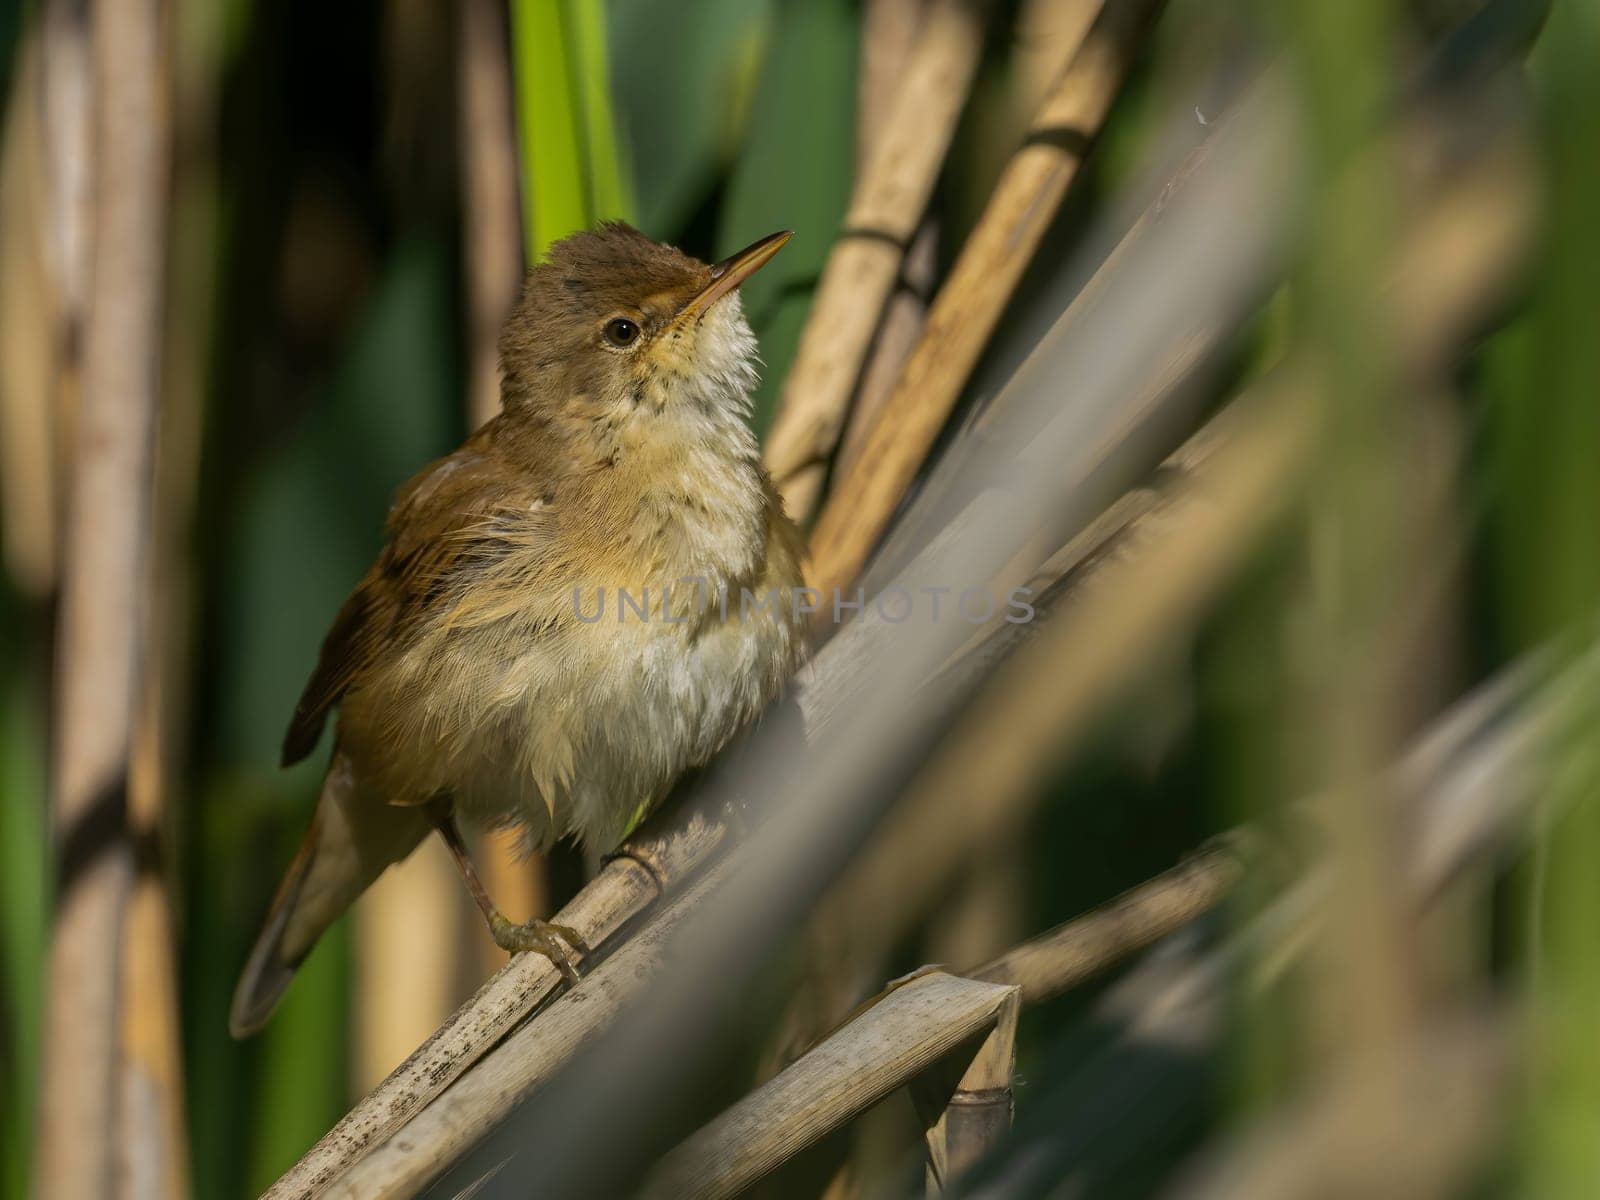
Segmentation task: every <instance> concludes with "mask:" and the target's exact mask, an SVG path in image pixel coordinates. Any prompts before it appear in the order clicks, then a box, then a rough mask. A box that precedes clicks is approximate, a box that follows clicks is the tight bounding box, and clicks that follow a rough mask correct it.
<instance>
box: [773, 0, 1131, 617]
mask: <svg viewBox="0 0 1600 1200" xmlns="http://www.w3.org/2000/svg"><path fill="white" fill-rule="evenodd" d="M1161 6H1162V5H1161V0H1114V2H1112V3H1109V4H1107V6H1106V7H1105V9H1104V10H1103V11H1102V13H1101V14H1100V17H1099V19H1098V20H1097V21H1096V22H1095V24H1094V27H1093V28H1092V29H1091V30H1090V31H1089V33H1088V35H1087V36H1086V37H1085V39H1084V42H1083V45H1082V47H1081V48H1080V49H1079V51H1078V53H1077V54H1076V55H1075V56H1074V57H1073V59H1072V61H1071V62H1070V63H1069V64H1068V66H1067V67H1066V69H1065V70H1064V71H1063V72H1062V73H1061V76H1060V77H1059V79H1058V80H1057V81H1056V84H1055V86H1054V87H1053V88H1052V89H1051V92H1050V95H1049V96H1048V97H1047V98H1046V100H1045V102H1044V104H1043V105H1042V106H1041V107H1040V109H1039V113H1038V115H1037V116H1036V117H1035V118H1034V122H1033V125H1032V127H1031V128H1030V130H1029V134H1028V137H1027V140H1026V142H1025V143H1024V145H1023V147H1022V149H1020V150H1019V151H1018V152H1017V153H1016V154H1015V155H1014V156H1013V157H1012V159H1011V161H1010V162H1009V163H1007V165H1006V169H1005V171H1004V172H1003V173H1002V174H1001V176H1000V181H999V183H998V184H997V185H996V186H995V191H994V195H993V196H991V197H990V199H989V203H988V204H987V205H986V206H985V208H984V211H983V215H982V216H981V217H980V218H979V220H978V224H977V226H976V228H974V229H973V231H972V234H971V236H970V237H969V238H968V239H967V241H966V244H965V245H964V246H963V247H962V249H961V255H960V257H959V258H958V259H957V260H956V263H955V266H954V267H952V268H951V271H950V276H949V278H948V279H946V280H945V283H944V286H943V287H942V288H940V290H939V294H938V296H936V297H935V298H934V302H933V307H932V309H931V310H930V311H929V314H928V321H927V325H926V326H925V328H924V329H923V334H922V340H921V341H920V342H919V343H918V345H917V348H916V350H914V351H913V352H912V355H911V358H910V360H909V361H908V362H907V363H906V366H905V370H904V372H903V373H902V374H901V377H900V383H899V386H898V387H896V388H895V390H894V392H893V394H892V395H891V396H890V398H889V400H888V402H887V403H886V404H885V406H884V409H883V412H882V413H881V415H880V416H879V418H878V421H877V424H876V425H875V427H874V428H873V431H872V432H871V433H870V434H869V435H868V436H867V439H866V444H865V446H864V447H863V448H862V450H861V453H860V457H859V458H857V459H856V460H855V462H854V463H853V464H852V467H851V469H850V471H849V472H848V473H847V474H846V475H845V477H844V478H843V479H842V480H840V481H839V482H838V483H837V484H836V485H835V487H834V489H833V495H834V497H835V499H833V500H832V501H831V502H830V503H829V504H828V505H827V506H826V507H825V508H824V509H823V511H822V514H821V516H820V517H819V518H818V521H817V526H816V529H815V531H814V532H813V534H812V539H811V557H812V564H813V565H812V571H811V580H812V583H813V584H814V585H815V586H817V587H818V588H820V589H822V591H823V592H824V594H831V590H832V589H834V588H841V589H842V588H845V587H847V586H848V585H849V584H850V583H851V582H852V581H853V580H854V579H855V578H856V576H857V575H858V574H859V573H860V571H861V568H862V567H863V566H864V565H865V564H866V560H867V556H868V555H869V554H870V553H871V552H872V548H873V546H874V545H876V543H877V541H878V539H879V537H881V536H882V534H883V531H884V529H885V528H886V526H887V525H888V522H889V518H890V516H891V515H892V514H893V512H894V510H895V508H896V506H897V505H898V504H899V503H900V498H901V497H902V496H903V495H904V494H905V490H906V488H907V487H908V486H909V485H910V483H911V480H912V479H913V478H914V477H915V475H916V473H917V471H918V470H919V469H920V468H921V466H922V462H923V460H924V459H925V458H926V457H927V454H928V451H929V449H930V448H931V447H932V446H933V443H934V440H935V439H936V438H937V437H938V435H939V431H940V429H942V428H943V427H944V424H945V421H946V420H947V419H948V418H949V416H950V413H951V411H952V410H953V409H954V407H955V403H956V400H957V398H958V397H959V396H960V393H961V389H962V387H963V386H964V385H965V384H966V381H967V377H968V376H969V375H970V374H971V372H972V368H973V367H974V365H976V363H977V361H978V356H979V355H980V354H981V353H982V352H983V348H984V346H985V345H987V344H988V341H989V335H990V334H991V333H992V332H993V331H994V326H995V323H996V322H997V321H998V320H999V319H1000V314H1001V312H1002V311H1003V310H1004V308H1005V305H1006V302H1007V301H1009V300H1010V298H1011V295H1012V293H1013V292H1014V291H1015V290H1016V286H1017V283H1018V281H1019V280H1020V279H1021V278H1022V273H1023V271H1024V270H1025V269H1026V268H1027V265H1028V262H1029V260H1030V259H1031V258H1032V256H1033V252H1034V251H1035V249H1037V247H1038V245H1039V242H1040V240H1041V239H1042V238H1043V237H1044V234H1045V231H1046V230H1047V229H1048V228H1049V226H1050V223H1051V221H1052V220H1053V219H1054V218H1055V214H1056V211H1057V209H1058V208H1059V206H1060V204H1061V200H1062V198H1063V197H1064V196H1065V195H1066V193H1067V189H1068V188H1069V187H1070V186H1071V184H1072V181H1073V180H1074V179H1075V178H1077V176H1078V172H1079V168H1080V167H1081V166H1082V164H1083V160H1084V156H1085V154H1086V152H1087V149H1088V146H1089V144H1090V143H1091V142H1092V141H1093V139H1094V137H1095V135H1096V134H1098V133H1099V131H1100V128H1101V126H1102V125H1103V124H1104V122H1105V118H1106V116H1107V114H1108V113H1109V112H1110V110H1111V102H1112V101H1113V100H1114V99H1115V97H1116V94H1117V92H1118V90H1119V89H1120V87H1121V84H1122V80H1123V78H1124V77H1125V76H1126V74H1127V71H1128V67H1129V65H1130V63H1131V62H1132V59H1133V56H1134V53H1135V52H1136V50H1137V48H1138V46H1139V45H1140V44H1141V42H1142V40H1143V37H1144V33H1145V31H1146V30H1147V29H1148V27H1149V25H1150V23H1151V21H1152V20H1153V19H1154V18H1155V16H1156V14H1157V12H1159V10H1160V8H1161ZM802 457H803V456H802ZM811 457H812V458H815V457H816V455H815V453H814V452H813V454H812V455H811ZM772 461H774V462H777V461H783V462H786V463H791V462H792V463H795V464H796V467H798V466H801V465H804V464H803V463H800V462H799V460H798V459H783V460H778V459H774V460H772Z"/></svg>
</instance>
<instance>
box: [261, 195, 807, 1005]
mask: <svg viewBox="0 0 1600 1200" xmlns="http://www.w3.org/2000/svg"><path fill="white" fill-rule="evenodd" d="M789 236H790V235H789V234H788V233H777V234H773V235H772V236H770V237H766V238H763V239H762V240H760V241H759V242H756V243H755V244H754V245H752V246H750V247H748V248H747V249H744V250H741V251H740V252H739V253H737V254H735V255H733V256H732V257H731V258H728V259H725V260H724V261H722V262H720V263H718V264H716V265H715V266H707V265H706V264H705V263H702V262H699V261H698V260H696V259H694V258H691V257H689V256H688V255H685V254H683V253H681V252H679V251H677V250H675V249H672V248H670V247H667V246H663V245H659V244H657V243H655V242H653V241H651V240H650V239H649V238H647V237H645V236H644V235H643V234H641V233H639V232H638V231H637V230H634V229H632V228H629V227H628V226H626V225H622V224H608V225H605V226H603V227H602V228H600V229H599V230H597V231H593V232H585V233H579V234H575V235H573V236H572V237H569V238H567V239H565V240H564V241H562V242H559V243H557V244H556V245H555V246H554V247H552V248H551V250H550V252H549V255H548V257H547V258H546V260H545V261H543V262H542V263H540V264H539V265H538V266H536V267H534V268H533V269H532V270H530V271H529V272H528V275H527V279H526V283H525V286H524V288H523V292H522V296H521V299H520V300H519V302H518V303H517V305H516V308H515V310H514V311H513V313H512V315H511V317H510V318H509V319H508V321H507V322H506V325H505V328H504V331H503V333H502V335H501V339H500V361H501V374H502V385H501V395H502V411H501V413H500V414H499V415H498V416H496V417H495V418H494V419H493V420H491V421H489V422H488V423H487V424H486V425H484V426H483V428H481V429H479V430H478V431H477V432H476V433H474V434H473V435H472V436H471V437H469V438H468V439H467V441H466V443H465V444H464V445H463V446H462V447H461V448H460V449H459V450H457V451H456V452H455V453H454V454H451V455H448V456H447V457H445V458H441V459H439V460H438V461H437V462H434V463H431V464H430V465H428V466H427V467H424V468H423V469H422V470H421V471H420V472H419V473H418V474H417V475H416V476H415V477H414V478H413V479H412V480H411V481H410V482H409V483H407V484H406V485H405V486H404V488H402V489H401V491H400V493H399V497H398V499H397V500H396V501H395V504H394V507H393V508H392V509H391V511H390V513H389V519H388V525H387V542H386V544H385V546H384V548H383V550H382V552H381V553H380V554H379V556H378V559H377V561H376V562H375V563H374V564H373V565H372V567H371V569H369V570H368V571H367V573H366V575H365V576H364V577H363V578H362V580H361V582H360V583H359V584H357V586H356V588H355V590H354V591H353V592H352V593H351V594H350V597H349V599H348V600H346V601H345V604H344V607H343V608H341V609H340V610H339V613H338V615H337V616H336V617H335V618H334V622H333V627H332V629H331V630H329V632H328V635H327V638H326V640H325V641H324V642H323V645H322V652H321V656H320V659H319V661H318V663H317V666H316V669H315V671H314V672H313V673H312V676H311V680H310V682H309V683H308V684H307V685H306V688H305V693H304V695H302V696H301V698H300V702H299V705H298V706H297V707H296V709H295V712H294V717H293V720H292V721H291V722H290V725H289V730H288V734H287V735H286V737H285V739H284V744H283V762H284V764H285V765H288V764H291V763H294V762H297V761H299V760H300V759H303V758H304V757H306V756H307V755H308V754H310V753H311V751H312V750H313V749H314V747H315V745H316V743H317V741H318V739H319V737H320V735H321V732H322V729H323V726H324V724H325V723H326V721H327V719H328V716H329V714H330V713H331V712H332V711H333V710H334V709H335V708H337V709H338V718H337V736H336V738H335V741H334V746H333V753H332V758H331V761H330V763H329V766H328V770H327V774H326V776H325V777H324V779H323V783H322V789H321V793H320V795H319V798H318V801H317V805H316V811H315V814H314V815H313V817H312V819H311V825H310V828H309V829H308V830H307V832H306V834H305V838H304V840H303V842H302V843H301V846H300V849H299V852H298V853H297V854H296V856H295V858H294V860H293V862H292V863H291V864H290V866H289V868H288V872H287V874H286V875H285V877H284V879H283V882H282V883H281V884H280V885H279V888H278V892H277V895H276V897H275V898H274V900H273V902H272V907H271V910H270V912H269V915H268V916H267V919H266V924H265V927H264V928H263V930H262V932H261V934H260V937H259V938H258V940H257V941H256V944H255V948H254V950H253V951H252V952H251V954H250V958H249V961H248V962H247V964H246V966H245V969H244V973H243V976H242V977H241V979H240V981H239V985H238V990H237V991H236V993H235V995H234V1002H233V1008H232V1013H231V1017H230V1027H231V1029H232V1031H233V1033H234V1035H235V1036H244V1035H247V1034H249V1033H252V1032H254V1031H255V1030H257V1029H259V1028H260V1027H261V1025H262V1024H263V1023H264V1022H265V1021H266V1019H267V1017H268V1015H269V1014H270V1013H271V1011H272V1009H273V1007H274V1006H275V1005H276V1004H277V1002H278V1000H279V998H280V997H281V996H282V995H283V992H284V989H285V988H287V987H288V985H289V981H290V980H291V979H292V978H293V975H294V972H295V969H296V968H297V967H298V966H299V964H300V963H301V961H302V960H303V959H304V958H305V956H306V954H307V953H308V952H309V951H310V949H311V947H312V945H313V943H314V942H315V941H316V939H317V937H318V936H319V935H320V934H321V933H322V931H323V930H324V929H326V928H327V927H328V925H329V924H331V923H332V922H333V921H334V920H335V918H337V917H338V916H339V915H340V914H341V913H342V912H343V911H344V910H345V909H346V908H347V907H349V905H350V904H351V903H352V902H353V901H354V900H355V899H356V897H357V896H359V895H360V894H361V893H362V891H364V890H365V889H366V888H367V886H368V885H369V884H371V883H372V881H373V880H374V879H376V878H377V876H378V875H379V874H380V873H381V872H382V871H383V870H384V868H385V867H387V866H389V864H391V863H393V862H397V861H399V860H400V859H402V858H404V857H405V856H406V855H407V854H409V853H410V852H411V851H412V850H413V849H415V848H416V847H417V845H418V844H419V843H420V842H421V841H422V839H423V838H424V837H426V836H427V835H428V834H429V832H430V831H433V830H438V831H439V832H440V834H441V835H442V836H443V837H444V838H445V840H446V842H447V843H448V844H449V845H450V848H451V850H452V852H453V853H454V854H455V856H456V859H457V861H458V863H459V864H460V865H461V868H462V871H463V875H464V877H465V879H466V882H467V885H468V887H469V888H470V889H471V891H472V893H473V896H474V898H475V899H476V900H477V902H478V904H479V906H480V907H481V908H482V909H483V912H484V916H485V919H486V920H487V921H488V922H489V925H490V930H491V932H492V933H493V935H494V937H495V940H496V942H497V943H498V944H499V945H500V946H502V947H504V948H505V949H507V950H510V951H520V950H535V951H538V952H540V953H543V954H546V955H547V956H549V957H550V958H551V959H552V961H554V962H555V963H556V964H557V966H559V967H560V968H561V969H562V971H563V973H564V974H565V975H566V976H567V977H568V978H569V979H571V978H573V977H575V973H574V968H573V965H572V958H573V955H574V952H578V953H581V952H582V950H583V949H584V947H583V946H582V945H581V943H580V942H579V941H578V939H577V936H576V934H575V933H574V932H573V931H572V930H569V929H566V928H564V927H561V926H555V925H551V924H548V923H546V922H542V921H532V922H529V923H528V924H526V925H515V924H513V923H512V922H511V921H509V920H508V919H506V918H505V917H504V916H502V915H501V914H500V912H499V911H498V909H497V908H496V907H495V906H494V904H493V903H492V901H491V900H490V898H489V897H488V896H487V895H486V894H485V892H484V889H483V887H482V885H481V884H480V883H479V882H478V879H477V876H476V874H475V873H474V872H473V869H472V864H471V861H470V859H469V858H468V857H467V855H466V852H465V849H464V847H463V845H462V842H461V838H460V835H459V833H458V831H457V827H456V819H457V817H458V816H459V817H460V818H462V819H464V820H466V821H468V822H471V823H474V824H479V825H491V826H492V825H514V826H517V827H520V829H521V830H522V831H523V834H524V837H525V842H526V845H527V846H528V847H529V848H530V849H534V850H536V849H540V848H543V847H546V846H548V845H549V844H550V843H552V842H553V841H555V840H556V839H558V838H562V837H569V836H570V837H573V838H575V839H577V840H578V841H579V842H580V843H582V844H583V845H584V846H585V847H586V848H588V849H590V850H600V851H604V850H609V849H611V848H613V847H614V846H615V845H616V843H617V842H618V841H619V840H620V839H621V838H622V837H623V836H624V835H625V833H626V831H627V829H628V827H629V826H630V824H631V823H632V822H633V821H634V820H635V819H636V817H637V815H638V814H639V813H640V812H641V810H643V809H646V808H648V807H649V806H650V805H652V804H654V803H655V802H656V801H658V800H659V799H660V798H661V797H662V796H663V795H664V794H665V793H666V791H667V790H668V789H669V788H670V787H671V785H672V783H673V781H674V780H675V779H676V778H677V777H678V776H679V775H680V774H681V773H682V772H683V771H684V770H686V769H687V768H690V767H693V766H696V765H699V764H702V763H705V762H706V761H707V760H708V759H710V758H711V757H712V756H713V755H714V754H715V753H716V752H717V751H718V750H719V749H720V748H721V747H722V746H723V745H724V744H725V743H727V742H728V740H729V739H730V738H731V737H732V736H733V735H734V734H735V733H736V732H737V731H738V730H739V728H740V727H741V726H742V725H744V724H745V723H746V722H747V721H749V720H750V719H751V718H752V717H753V716H754V715H755V714H757V713H758V712H760V711H761V709H762V708H763V707H764V706H765V705H766V704H767V703H768V702H769V701H770V700H771V699H772V698H773V697H774V696H775V694H776V693H777V692H778V691H779V690H780V689H781V688H782V686H783V684H784V681H785V680H786V679H787V677H788V676H789V675H790V673H791V672H792V671H793V669H794V667H795V666H796V665H797V662H798V660H799V658H800V656H801V654H802V652H803V644H804V633H803V615H802V614H801V613H798V612H797V611H796V606H794V605H792V604H790V603H788V602H787V601H786V600H785V601H784V602H782V603H771V604H759V605H753V606H750V605H745V604H741V603H738V602H737V598H738V597H740V596H741V594H742V593H743V592H744V591H749V592H750V593H752V594H754V595H757V596H766V595H769V594H772V593H774V592H776V593H779V594H792V593H794V591H795V590H796V589H799V588H801V586H802V578H801V563H800V555H801V550H800V539H799V535H798V533H797V532H796V530H795V528H794V526H793V525H792V524H791V523H790V521H789V520H788V518H787V517H786V516H785V515H784V513H783V506H782V502H781V501H780V499H779V497H778V495H777V493H776V492H775V491H774V489H773V486H772V483H771V481H770V480H769V478H768V477H767V474H766V472H765V470H764V469H763V468H762V465H761V458H760V452H759V449H758V447H757V444H756V440H755V437H754V435H753V434H752V432H751V430H750V425H749V415H750V394H751V390H752V388H753V387H754V385H755V383H756V363H757V360H756V343H755V339H754V337H753V336H752V334H751V332H750V327H749V325H748V324H747V323H746V321H745V318H744V316H743V312H742V309H741V305H740V300H739V293H738V288H739V285H740V284H741V283H742V282H743V281H744V280H745V279H747V278H748V277H749V276H750V275H751V274H752V273H753V272H755V271H756V270H758V269H759V268H760V267H761V266H762V265H763V264H765V263H766V262H767V261H768V260H769V259H771V258H772V256H773V255H774V254H776V253H777V252H778V250H779V249H780V248H781V247H782V246H783V244H784V243H785V242H786V241H788V239H789ZM729 594H731V595H732V596H733V597H735V598H736V600H735V602H734V603H732V604H730V603H726V602H725V601H724V602H721V603H719V597H726V596H728V595H729Z"/></svg>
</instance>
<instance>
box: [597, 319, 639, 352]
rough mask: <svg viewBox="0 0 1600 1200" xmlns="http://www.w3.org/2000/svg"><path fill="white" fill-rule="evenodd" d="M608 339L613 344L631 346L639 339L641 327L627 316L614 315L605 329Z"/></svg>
mask: <svg viewBox="0 0 1600 1200" xmlns="http://www.w3.org/2000/svg"><path fill="white" fill-rule="evenodd" d="M603 332H604V334H605V338H606V341H608V342H610V343H611V344H612V345H613V346H619V347H620V346H631V345H633V343H634V342H636V341H638V340H639V327H638V326H637V325H635V324H634V323H633V322H632V321H630V320H628V318H627V317H613V318H611V320H609V321H607V322H606V327H605V329H604V330H603Z"/></svg>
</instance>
